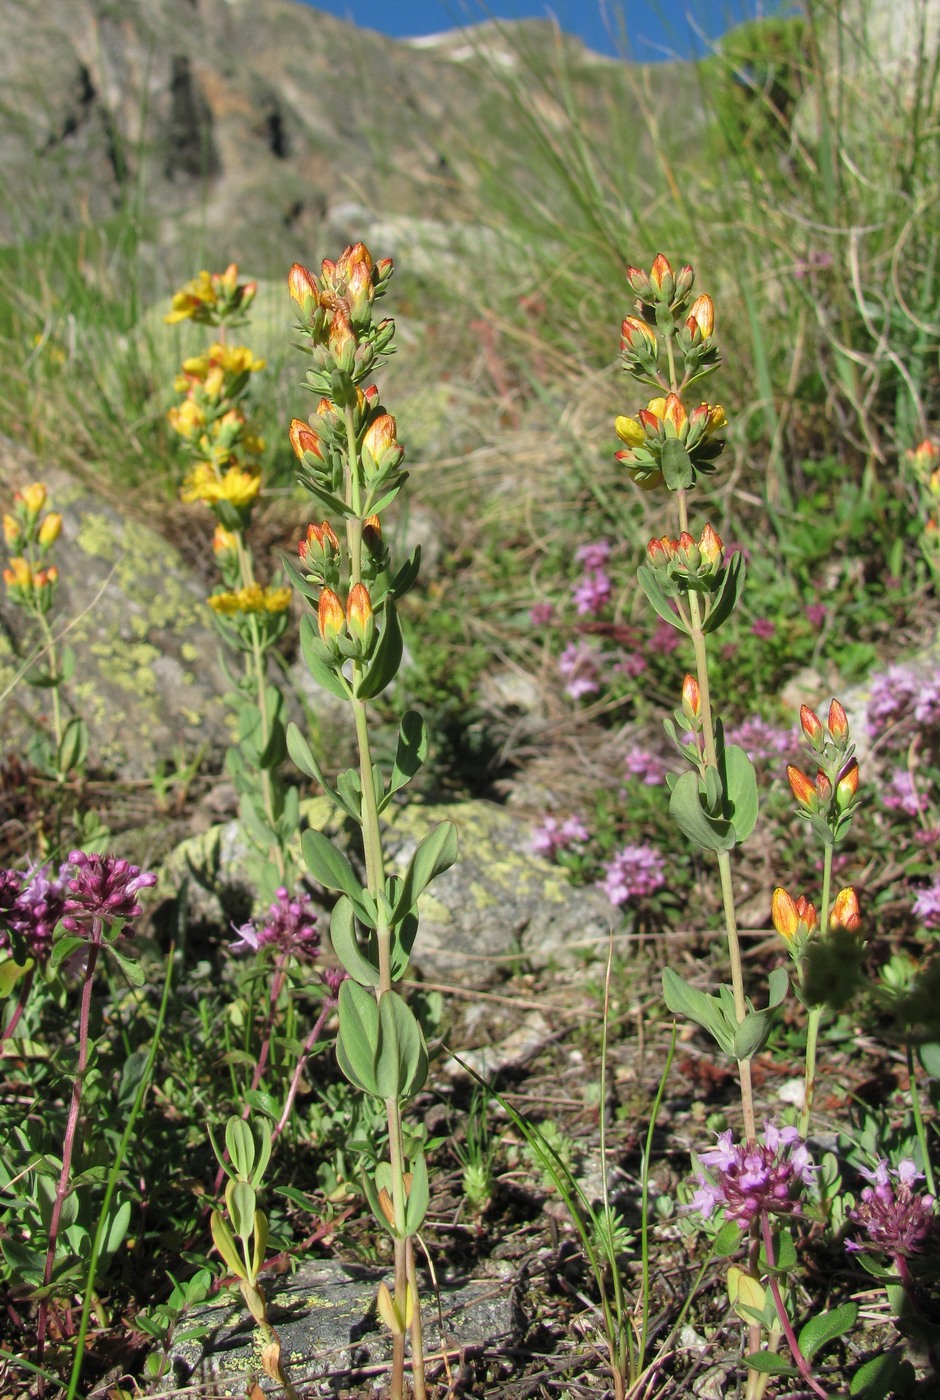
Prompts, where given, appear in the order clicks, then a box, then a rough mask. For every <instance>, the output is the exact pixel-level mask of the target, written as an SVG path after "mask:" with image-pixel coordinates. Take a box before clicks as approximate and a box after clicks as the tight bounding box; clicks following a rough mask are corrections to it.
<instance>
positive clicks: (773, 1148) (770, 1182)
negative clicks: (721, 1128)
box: [690, 1123, 816, 1226]
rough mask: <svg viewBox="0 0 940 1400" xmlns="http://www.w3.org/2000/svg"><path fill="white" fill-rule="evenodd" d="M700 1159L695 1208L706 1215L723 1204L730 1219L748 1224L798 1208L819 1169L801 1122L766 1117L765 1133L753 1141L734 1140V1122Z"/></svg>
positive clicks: (707, 1216)
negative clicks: (790, 1124)
mask: <svg viewBox="0 0 940 1400" xmlns="http://www.w3.org/2000/svg"><path fill="white" fill-rule="evenodd" d="M699 1162H700V1163H701V1165H702V1167H704V1168H705V1170H704V1171H699V1172H697V1173H696V1177H697V1180H698V1189H697V1190H696V1192H695V1194H694V1195H693V1197H692V1200H691V1203H690V1208H691V1209H692V1210H697V1211H698V1212H699V1214H700V1215H702V1216H704V1218H705V1219H706V1220H707V1219H708V1218H709V1216H710V1215H711V1214H712V1211H714V1210H715V1209H716V1208H717V1207H718V1206H721V1207H722V1208H723V1209H724V1212H725V1214H726V1216H727V1217H728V1219H729V1220H735V1221H737V1222H738V1224H740V1225H744V1226H747V1225H750V1223H751V1221H752V1220H755V1219H757V1217H758V1216H762V1215H791V1214H793V1213H794V1212H797V1211H799V1195H800V1191H801V1189H802V1187H804V1186H809V1185H810V1184H811V1183H812V1180H813V1172H814V1171H815V1170H816V1168H815V1167H814V1166H813V1163H812V1160H811V1158H810V1155H809V1152H808V1150H807V1147H806V1143H805V1142H804V1141H803V1139H802V1138H801V1137H800V1135H799V1133H798V1132H797V1130H796V1128H778V1127H777V1126H776V1125H775V1124H774V1123H765V1124H764V1135H763V1137H762V1138H760V1139H758V1141H757V1142H753V1143H746V1142H745V1143H736V1142H734V1141H733V1140H732V1135H731V1129H730V1128H729V1129H728V1131H727V1132H724V1133H720V1134H719V1136H718V1145H717V1147H714V1148H712V1149H711V1150H710V1151H709V1152H702V1153H700V1154H699Z"/></svg>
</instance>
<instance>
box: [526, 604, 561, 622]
mask: <svg viewBox="0 0 940 1400" xmlns="http://www.w3.org/2000/svg"><path fill="white" fill-rule="evenodd" d="M554 617H555V605H554V603H533V604H532V606H531V608H530V609H529V621H530V622H531V623H532V626H533V627H547V626H548V624H549V623H550V622H552V621H553V620H554Z"/></svg>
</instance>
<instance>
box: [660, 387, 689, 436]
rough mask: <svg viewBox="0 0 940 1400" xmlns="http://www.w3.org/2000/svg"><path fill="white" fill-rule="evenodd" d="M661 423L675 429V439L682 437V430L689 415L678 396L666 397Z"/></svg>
mask: <svg viewBox="0 0 940 1400" xmlns="http://www.w3.org/2000/svg"><path fill="white" fill-rule="evenodd" d="M663 421H664V422H666V423H670V424H671V425H672V427H673V428H675V433H676V437H681V436H682V430H683V428H685V426H686V425H687V423H688V421H689V415H688V414H687V413H686V411H685V408H684V407H683V404H682V400H681V399H680V398H679V395H678V394H670V395H669V396H668V397H667V399H666V407H665V410H664V412H663Z"/></svg>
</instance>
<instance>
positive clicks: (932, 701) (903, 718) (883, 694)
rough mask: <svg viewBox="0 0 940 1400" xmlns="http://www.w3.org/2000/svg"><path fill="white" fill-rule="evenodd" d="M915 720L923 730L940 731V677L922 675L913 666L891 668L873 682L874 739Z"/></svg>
mask: <svg viewBox="0 0 940 1400" xmlns="http://www.w3.org/2000/svg"><path fill="white" fill-rule="evenodd" d="M911 721H913V722H914V724H916V725H917V726H918V727H919V728H921V729H926V730H938V731H940V676H938V675H935V674H934V675H921V674H920V673H919V672H918V671H916V670H915V669H914V667H913V666H902V665H898V666H889V667H888V669H887V671H883V672H881V673H880V674H878V675H877V676H875V677H874V678H873V679H872V683H871V692H870V695H869V700H868V728H869V730H870V731H871V734H872V737H873V738H874V737H877V736H878V735H879V734H881V733H883V732H884V730H886V729H888V728H889V727H890V726H892V725H896V724H909V723H910V722H911ZM938 737H940V736H938Z"/></svg>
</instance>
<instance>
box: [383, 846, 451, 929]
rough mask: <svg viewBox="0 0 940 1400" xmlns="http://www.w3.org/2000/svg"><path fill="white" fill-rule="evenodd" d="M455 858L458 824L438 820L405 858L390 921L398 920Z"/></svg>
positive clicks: (395, 921)
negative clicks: (406, 865) (403, 876)
mask: <svg viewBox="0 0 940 1400" xmlns="http://www.w3.org/2000/svg"><path fill="white" fill-rule="evenodd" d="M456 859H457V827H456V826H455V825H454V823H453V822H449V821H448V822H441V824H440V825H439V826H436V827H434V829H433V830H432V831H429V832H428V834H427V836H425V838H424V840H423V841H421V842H420V843H419V844H418V846H417V848H416V850H415V852H414V854H413V855H412V857H411V860H410V861H409V862H408V869H407V870H406V872H405V878H404V880H403V881H402V886H401V893H400V894H399V896H398V900H397V902H396V904H395V910H394V913H393V915H392V922H393V923H398V921H399V920H400V919H401V918H402V917H403V916H404V915H405V914H407V913H408V911H409V910H410V909H413V908H414V906H415V904H416V903H417V901H418V896H419V895H420V894H421V892H422V890H424V889H426V888H427V886H428V885H429V884H430V883H431V881H432V880H433V879H434V877H435V875H440V874H441V872H442V871H444V870H447V869H448V868H449V867H450V866H452V865H453V863H454V861H455V860H456Z"/></svg>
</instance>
